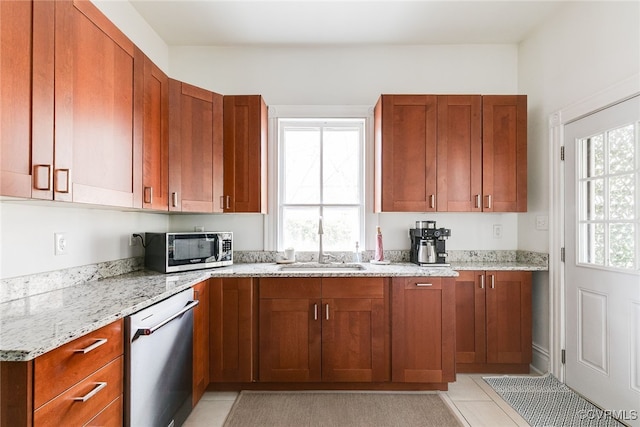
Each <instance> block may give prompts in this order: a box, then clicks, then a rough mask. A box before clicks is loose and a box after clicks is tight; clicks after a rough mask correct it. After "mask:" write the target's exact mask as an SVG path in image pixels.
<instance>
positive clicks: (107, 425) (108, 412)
mask: <svg viewBox="0 0 640 427" xmlns="http://www.w3.org/2000/svg"><path fill="white" fill-rule="evenodd" d="M122 399H123V398H122V396H118V398H117V399H116V400H114V401H113V402H111V403H110V404H109V406H107V407H106V408H104V409H103V410H102V412H100V413H99V414H98V415H96V416H95V417H93V419H92V420H91V421H89V422H88V423H87V425H86V426H85V427H120V426H122V420H123V412H122V405H123V403H122Z"/></svg>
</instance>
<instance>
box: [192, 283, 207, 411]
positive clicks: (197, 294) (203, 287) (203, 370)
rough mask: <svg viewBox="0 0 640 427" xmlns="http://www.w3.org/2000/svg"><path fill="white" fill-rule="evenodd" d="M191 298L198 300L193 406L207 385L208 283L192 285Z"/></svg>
mask: <svg viewBox="0 0 640 427" xmlns="http://www.w3.org/2000/svg"><path fill="white" fill-rule="evenodd" d="M193 299H194V300H197V301H199V302H200V304H198V305H197V306H195V308H194V309H193V393H192V400H193V407H195V406H196V404H197V403H198V401H199V400H200V398H201V397H202V395H203V394H204V392H205V391H206V390H207V387H208V386H209V325H210V322H209V283H208V281H207V280H205V281H204V282H200V283H197V284H195V285H194V286H193Z"/></svg>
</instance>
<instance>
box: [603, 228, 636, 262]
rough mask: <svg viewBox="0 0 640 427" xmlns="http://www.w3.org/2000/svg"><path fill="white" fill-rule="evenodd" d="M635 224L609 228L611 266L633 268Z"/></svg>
mask: <svg viewBox="0 0 640 427" xmlns="http://www.w3.org/2000/svg"><path fill="white" fill-rule="evenodd" d="M635 236H636V235H635V227H634V225H633V224H611V225H610V227H609V240H610V242H609V264H610V265H611V266H612V267H617V268H633V264H634V257H635V244H634V243H635V241H636V237H635Z"/></svg>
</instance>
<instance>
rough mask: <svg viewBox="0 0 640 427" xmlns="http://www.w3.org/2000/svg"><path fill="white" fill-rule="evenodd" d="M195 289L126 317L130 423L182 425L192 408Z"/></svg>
mask: <svg viewBox="0 0 640 427" xmlns="http://www.w3.org/2000/svg"><path fill="white" fill-rule="evenodd" d="M196 305H198V301H193V290H192V289H188V290H186V291H183V292H180V293H178V294H176V295H173V296H171V297H169V298H167V299H166V300H163V301H160V302H158V303H156V304H154V305H152V306H150V307H148V308H146V309H144V310H141V311H139V312H137V313H135V314H133V315H131V316H129V317H127V318H126V319H125V326H126V328H125V331H126V348H125V355H126V364H125V381H126V382H125V384H126V388H125V425H126V426H130V427H145V426H149V427H174V426H175V427H178V426H180V425H182V424H183V423H184V421H185V420H186V419H187V417H188V416H189V413H190V412H191V395H192V384H193V377H192V375H193V374H192V372H193V370H192V366H193V307H195V306H196Z"/></svg>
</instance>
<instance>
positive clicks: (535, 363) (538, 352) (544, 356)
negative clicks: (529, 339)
mask: <svg viewBox="0 0 640 427" xmlns="http://www.w3.org/2000/svg"><path fill="white" fill-rule="evenodd" d="M531 349H532V350H533V351H532V353H533V355H532V360H531V365H530V367H531V369H533V370H535V371H536V372H538V373H539V374H546V373H547V372H549V363H550V357H549V350H548V349H546V348H543V347H541V346H540V345H538V344H536V343H532V345H531Z"/></svg>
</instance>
